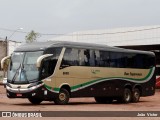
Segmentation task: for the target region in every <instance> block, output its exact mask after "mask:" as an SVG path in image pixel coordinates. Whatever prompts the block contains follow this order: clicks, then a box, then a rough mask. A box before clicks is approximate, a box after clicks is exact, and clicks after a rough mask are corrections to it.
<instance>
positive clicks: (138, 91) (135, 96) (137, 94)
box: [131, 88, 141, 103]
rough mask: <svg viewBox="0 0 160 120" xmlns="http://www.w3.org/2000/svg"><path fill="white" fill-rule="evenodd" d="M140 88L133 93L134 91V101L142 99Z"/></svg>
mask: <svg viewBox="0 0 160 120" xmlns="http://www.w3.org/2000/svg"><path fill="white" fill-rule="evenodd" d="M140 94H141V93H140V90H139V89H138V88H135V89H134V91H133V93H132V100H131V101H132V102H133V103H137V102H138V101H139V99H140Z"/></svg>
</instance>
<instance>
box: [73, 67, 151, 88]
mask: <svg viewBox="0 0 160 120" xmlns="http://www.w3.org/2000/svg"><path fill="white" fill-rule="evenodd" d="M152 70H153V68H151V69H150V71H149V73H148V74H147V75H146V77H144V78H141V79H135V78H124V77H121V78H120V77H119V78H118V77H110V78H100V79H96V80H93V81H89V82H86V83H82V84H80V85H76V86H72V87H71V90H74V89H78V88H80V87H82V86H83V87H85V86H87V85H89V84H92V83H95V82H97V81H102V80H105V79H108V80H109V79H114V78H117V79H128V80H131V81H143V80H146V79H147V78H148V77H149V76H150V75H151V73H152ZM106 81H107V80H106Z"/></svg>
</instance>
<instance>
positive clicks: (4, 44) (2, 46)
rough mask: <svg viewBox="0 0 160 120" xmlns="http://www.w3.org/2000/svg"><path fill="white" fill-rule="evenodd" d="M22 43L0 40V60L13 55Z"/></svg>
mask: <svg viewBox="0 0 160 120" xmlns="http://www.w3.org/2000/svg"><path fill="white" fill-rule="evenodd" d="M19 45H21V42H17V41H12V40H7V41H6V40H2V39H1V40H0V60H2V58H3V57H5V56H8V55H11V53H12V52H13V51H14V49H15V48H16V47H18V46H19Z"/></svg>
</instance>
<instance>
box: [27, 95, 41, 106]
mask: <svg viewBox="0 0 160 120" xmlns="http://www.w3.org/2000/svg"><path fill="white" fill-rule="evenodd" d="M28 100H29V101H30V102H31V103H32V104H34V105H39V104H40V103H41V102H42V101H43V100H41V99H38V98H33V97H30V98H28Z"/></svg>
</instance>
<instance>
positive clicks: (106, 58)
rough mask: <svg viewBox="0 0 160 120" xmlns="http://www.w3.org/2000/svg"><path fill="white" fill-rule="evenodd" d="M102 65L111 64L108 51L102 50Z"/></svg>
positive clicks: (107, 65)
mask: <svg viewBox="0 0 160 120" xmlns="http://www.w3.org/2000/svg"><path fill="white" fill-rule="evenodd" d="M99 66H100V67H109V66H110V58H109V52H108V51H100V60H99Z"/></svg>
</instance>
